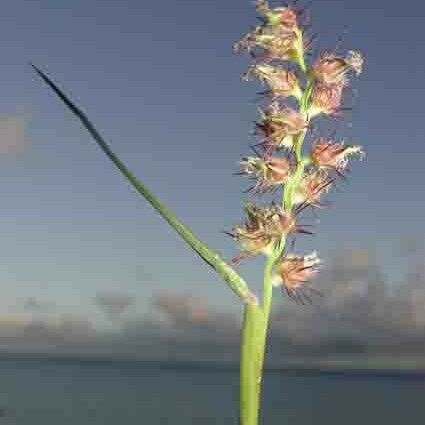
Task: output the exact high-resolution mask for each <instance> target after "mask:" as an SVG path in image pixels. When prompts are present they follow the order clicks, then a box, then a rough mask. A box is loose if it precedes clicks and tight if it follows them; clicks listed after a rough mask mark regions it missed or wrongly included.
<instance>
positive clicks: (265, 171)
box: [240, 156, 292, 193]
mask: <svg viewBox="0 0 425 425" xmlns="http://www.w3.org/2000/svg"><path fill="white" fill-rule="evenodd" d="M240 167H241V173H240V174H244V175H247V176H252V177H254V178H255V179H257V182H256V184H255V186H253V187H252V188H251V189H252V190H253V192H254V193H261V192H267V191H269V190H273V189H275V188H276V187H279V186H280V185H282V184H285V183H286V182H287V181H288V179H289V177H290V175H291V173H292V165H291V163H290V161H289V159H288V158H287V157H286V156H282V157H269V158H267V159H266V158H262V157H260V156H257V157H253V156H248V157H245V158H243V159H242V161H241V162H240ZM251 189H250V190H251Z"/></svg>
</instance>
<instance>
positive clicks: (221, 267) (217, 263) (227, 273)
mask: <svg viewBox="0 0 425 425" xmlns="http://www.w3.org/2000/svg"><path fill="white" fill-rule="evenodd" d="M31 66H32V67H33V68H34V70H35V71H36V72H37V73H38V75H39V76H40V77H41V78H42V79H43V81H44V82H45V83H46V84H47V85H48V86H49V87H50V88H51V89H52V90H53V91H54V92H55V93H56V95H57V96H58V97H59V98H60V99H61V100H62V101H63V103H64V104H65V105H66V106H67V107H68V108H69V109H70V110H71V112H73V113H74V115H76V116H77V118H78V119H79V120H80V121H81V123H82V124H83V126H84V127H85V128H86V129H87V131H88V132H89V133H90V135H91V136H92V137H93V139H94V140H95V142H96V143H97V144H98V146H99V147H100V148H101V149H102V151H103V152H104V153H105V154H106V156H107V157H108V158H109V159H110V160H111V161H112V162H113V163H114V165H115V166H116V167H117V168H118V170H119V171H120V172H121V174H122V175H123V176H124V177H125V178H126V179H127V180H128V181H129V183H130V184H131V185H132V186H133V187H134V188H135V189H136V191H137V192H138V193H139V194H140V195H142V196H143V197H144V198H145V199H146V200H147V201H148V202H149V203H150V204H151V205H152V206H153V207H154V208H155V210H156V211H157V212H158V213H159V214H160V215H161V216H162V217H163V218H164V219H165V220H166V221H167V222H168V224H169V225H170V226H171V227H172V228H173V229H174V230H175V231H176V232H177V233H178V234H179V235H180V236H181V237H182V238H183V240H184V241H185V242H186V243H187V244H188V245H189V246H190V247H191V248H192V249H193V250H194V251H195V252H196V253H197V254H198V255H199V256H200V257H201V258H202V259H203V260H204V261H205V262H206V263H207V264H208V265H210V266H211V267H212V268H213V269H214V270H215V271H216V272H217V273H218V274H219V275H220V276H221V277H222V278H223V279H224V281H225V282H227V284H228V285H229V287H230V288H231V289H232V290H233V292H234V293H235V294H236V295H237V296H238V297H239V298H241V299H242V300H243V301H244V302H245V303H248V304H253V305H256V304H257V303H258V301H257V298H256V296H255V295H254V294H253V293H252V292H251V291H250V290H249V288H248V285H247V284H246V282H245V281H244V280H243V279H242V278H241V277H240V276H239V275H238V274H237V273H236V271H235V270H234V269H233V268H232V267H230V266H229V265H228V264H227V263H226V262H225V261H224V260H223V259H222V258H221V257H220V256H219V255H218V254H217V253H216V252H214V251H213V250H211V249H210V248H208V247H207V245H205V244H204V243H203V242H201V241H200V240H199V239H198V238H196V236H195V235H194V234H193V233H192V232H191V231H190V229H189V228H187V227H186V226H185V225H184V224H183V223H182V222H181V221H179V220H178V219H177V217H176V216H175V215H174V214H172V213H171V211H169V210H168V209H167V208H166V207H165V206H164V205H163V204H162V203H161V202H159V201H158V199H157V198H156V197H155V196H154V195H153V194H152V192H150V191H149V190H148V189H147V187H146V186H145V185H143V184H142V183H141V182H140V181H139V180H138V179H137V178H136V177H135V176H134V175H133V174H132V173H131V172H130V170H129V169H128V168H127V167H126V166H125V165H124V163H123V162H121V160H120V159H119V158H118V157H117V156H116V155H115V154H114V152H113V151H112V150H111V148H110V147H109V145H108V144H107V143H106V142H105V140H104V138H103V137H102V136H101V135H100V133H99V132H98V131H97V130H96V128H95V127H94V125H93V124H92V123H91V122H90V121H89V119H88V118H87V116H86V115H85V113H84V112H83V111H82V110H81V109H79V108H78V107H77V106H76V105H75V104H74V103H72V102H71V101H70V100H69V99H68V97H67V96H66V95H65V94H64V93H63V92H62V91H61V90H60V89H59V87H58V86H57V85H56V84H55V83H53V81H52V80H50V78H48V77H47V76H46V74H44V73H43V72H42V71H41V70H40V69H38V68H37V67H36V66H34V65H32V64H31Z"/></svg>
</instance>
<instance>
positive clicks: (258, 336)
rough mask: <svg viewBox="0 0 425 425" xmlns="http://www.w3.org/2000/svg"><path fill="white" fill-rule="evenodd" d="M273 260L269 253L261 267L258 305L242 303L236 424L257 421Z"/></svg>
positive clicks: (271, 286) (270, 301) (269, 307)
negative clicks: (259, 302) (261, 301)
mask: <svg viewBox="0 0 425 425" xmlns="http://www.w3.org/2000/svg"><path fill="white" fill-rule="evenodd" d="M275 260H276V257H275V255H273V254H272V255H270V256H269V257H268V258H267V260H266V265H265V267H264V282H263V304H262V308H260V307H259V306H250V305H246V306H245V311H244V319H243V324H242V335H241V358H240V391H239V394H240V399H239V418H240V419H239V423H240V425H257V424H258V416H259V411H260V399H261V383H262V376H263V365H264V356H265V351H266V341H267V330H268V324H269V318H270V311H271V305H272V291H273V285H272V279H271V277H272V270H273V265H274V262H275Z"/></svg>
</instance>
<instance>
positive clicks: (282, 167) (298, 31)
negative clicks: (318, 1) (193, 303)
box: [32, 0, 363, 425]
mask: <svg viewBox="0 0 425 425" xmlns="http://www.w3.org/2000/svg"><path fill="white" fill-rule="evenodd" d="M255 4H256V9H257V12H258V14H259V15H260V18H261V20H262V24H261V25H259V26H257V27H255V28H254V29H253V30H252V31H251V32H249V33H248V34H246V35H245V36H244V37H243V38H242V39H241V41H239V42H238V43H236V44H235V45H234V50H235V51H236V52H240V51H244V50H245V51H248V52H249V53H250V54H251V56H252V57H253V63H252V64H251V65H250V66H249V68H248V71H247V72H246V73H245V74H244V75H243V78H244V79H245V80H247V79H251V78H257V79H258V80H259V81H260V82H261V83H262V84H264V85H265V86H266V90H265V91H264V92H263V93H262V94H263V95H264V104H263V105H262V106H261V108H260V109H259V113H260V118H259V120H258V122H257V123H256V126H255V134H256V136H257V137H258V143H257V145H256V146H257V148H253V150H254V152H255V155H256V156H247V157H244V158H243V159H242V160H241V161H240V164H239V165H240V171H239V172H238V173H237V174H241V175H246V176H248V177H250V178H251V179H254V180H255V181H256V182H255V184H254V185H253V186H252V187H250V188H249V189H248V191H249V192H251V195H258V194H264V193H265V192H268V193H272V194H275V193H276V192H280V193H279V197H278V200H274V201H273V202H272V203H271V204H270V205H262V206H259V205H256V204H255V203H253V202H252V199H251V200H250V202H249V203H247V204H246V206H245V214H246V218H245V221H244V222H243V223H242V224H239V225H236V226H234V227H233V228H232V229H231V231H228V232H226V233H227V234H228V235H229V236H230V237H232V238H233V239H234V240H235V241H236V242H237V243H238V244H239V245H240V248H241V249H240V252H239V254H238V255H237V256H236V257H235V258H234V259H233V261H232V262H233V264H236V263H239V261H240V260H242V259H245V258H247V257H252V256H255V255H260V254H261V255H263V256H264V257H265V264H264V272H263V290H262V294H261V295H256V294H254V293H253V292H252V291H251V290H250V288H249V286H248V284H247V283H246V282H245V280H244V279H243V278H242V277H241V276H240V275H239V274H238V273H237V272H236V270H235V269H234V268H233V267H232V266H231V265H229V264H228V263H227V262H226V261H224V260H223V259H222V258H221V256H220V255H219V254H218V253H217V252H215V251H214V250H212V249H211V248H209V247H208V246H207V245H206V244H205V243H203V242H202V241H200V240H199V239H198V238H197V237H196V236H195V235H194V234H193V233H192V231H191V230H190V229H189V228H188V227H186V226H185V225H184V224H183V223H182V222H181V221H180V220H178V219H177V217H175V216H174V214H172V213H171V211H169V210H168V209H167V208H166V207H165V205H163V204H162V203H161V202H160V201H159V200H158V199H157V198H156V197H155V196H154V195H153V194H152V192H150V191H149V190H148V189H147V187H146V186H145V185H143V184H142V183H141V182H140V181H139V180H138V179H137V178H136V177H135V176H134V175H133V174H132V173H131V171H130V170H129V169H128V168H127V167H126V165H125V164H124V163H123V162H122V161H121V160H120V159H119V158H118V157H117V156H116V155H115V153H114V152H113V151H112V149H111V147H110V146H109V144H107V143H106V142H105V140H104V139H103V137H102V136H101V134H100V133H99V131H98V130H97V129H96V128H95V127H94V125H93V124H92V123H91V122H90V121H89V119H88V118H87V116H86V114H85V113H84V112H83V111H82V110H81V109H80V108H78V107H77V106H76V105H75V104H74V103H73V102H72V101H71V100H70V99H69V98H68V97H67V96H66V95H65V94H64V92H63V91H62V90H61V89H60V88H59V87H58V86H57V85H56V84H55V83H54V82H53V81H52V80H51V79H50V78H49V77H48V76H47V75H46V74H45V73H44V72H43V71H41V70H40V69H39V68H37V67H35V66H34V65H32V66H33V68H34V70H35V71H36V72H37V74H38V75H39V76H40V77H41V78H42V79H43V81H44V82H45V83H46V84H47V85H48V86H49V87H50V88H51V89H52V90H53V92H54V93H55V94H56V95H57V96H58V97H59V98H60V99H61V100H62V101H63V103H64V104H65V105H66V107H67V108H68V109H69V110H70V111H71V112H72V113H73V114H74V115H75V116H76V117H77V118H78V119H79V120H80V122H81V123H82V125H83V126H84V127H85V128H86V129H87V131H88V132H89V133H90V135H91V136H92V138H93V139H94V141H95V142H96V143H97V145H98V146H99V147H100V148H101V150H102V151H103V152H104V153H105V155H106V156H107V157H108V158H109V159H110V160H111V161H112V163H113V164H114V166H115V167H116V168H117V169H118V170H119V172H120V173H121V174H122V175H123V176H124V177H125V178H126V179H127V181H128V182H129V183H130V184H131V185H132V186H133V187H134V188H135V189H136V191H137V192H138V193H139V194H140V195H141V196H142V197H143V198H145V199H146V200H147V201H148V202H149V203H150V204H151V205H152V207H153V208H154V209H155V210H156V211H157V212H158V213H159V214H160V215H161V216H162V217H163V218H164V219H165V221H166V222H167V223H168V224H169V225H170V226H171V227H172V228H173V229H174V230H175V231H176V232H177V233H178V234H179V235H180V236H181V237H182V239H183V240H184V241H185V242H186V243H187V244H188V245H189V246H190V247H191V248H192V249H193V250H194V252H195V253H196V254H198V255H199V256H200V257H201V258H202V259H203V260H204V261H205V262H206V263H207V264H208V265H209V266H210V267H212V268H213V269H214V270H215V271H216V272H217V274H218V275H219V276H220V277H221V278H222V279H223V280H224V281H225V282H226V283H227V284H228V286H229V287H230V289H231V290H232V291H233V292H234V293H235V294H236V295H237V296H238V297H239V298H240V300H241V301H242V302H243V305H244V315H243V323H242V332H241V350H240V396H239V424H240V425H258V421H259V411H260V399H261V397H260V394H261V384H262V375H263V364H264V357H265V348H266V342H267V330H268V327H269V319H270V314H271V307H272V296H273V288H275V287H277V288H280V289H281V291H282V292H283V294H286V295H287V296H288V297H289V298H291V299H292V300H294V301H295V302H297V303H302V304H304V303H311V302H312V301H313V297H314V296H319V295H321V293H320V291H319V290H318V289H317V288H316V287H315V286H314V284H313V283H311V280H312V278H313V277H314V276H315V275H316V274H317V272H318V271H319V268H320V265H321V261H320V259H319V258H318V256H317V254H316V252H312V253H310V254H306V255H299V254H296V253H294V252H290V251H292V249H293V246H292V247H291V250H288V249H287V246H286V245H287V243H286V242H287V239H288V237H289V236H292V235H295V234H297V233H302V234H307V235H308V234H311V232H310V231H309V230H307V229H306V228H305V227H306V226H305V225H302V224H300V222H299V217H300V215H301V214H302V213H303V212H304V211H305V210H306V209H307V208H311V209H318V208H323V207H324V206H325V205H326V202H325V201H323V200H322V197H323V196H324V195H325V194H327V193H328V191H329V190H330V188H331V187H332V185H333V184H334V182H335V180H336V179H337V178H338V177H341V176H342V177H344V178H346V176H345V174H344V173H345V171H346V170H347V166H348V161H349V158H350V157H351V156H353V155H356V154H357V155H360V156H362V155H363V151H362V148H361V147H360V146H357V145H346V144H345V143H344V142H342V141H341V142H336V141H333V140H328V139H326V138H324V137H316V138H315V140H313V141H312V143H311V146H310V149H307V152H304V151H305V150H306V149H304V146H303V145H304V141H305V139H306V136H307V135H308V134H309V131H310V129H311V128H312V127H313V126H314V124H315V122H314V121H315V120H316V119H317V118H318V117H320V116H324V117H326V116H335V115H341V110H342V109H341V104H342V100H343V94H344V91H345V90H346V89H347V88H348V86H349V78H350V75H352V74H355V75H359V74H360V73H361V71H362V66H363V58H362V56H361V55H360V53H358V52H355V51H349V52H348V53H347V54H346V55H345V56H339V55H337V54H336V52H333V53H328V52H326V53H322V54H321V55H319V57H318V58H317V59H316V60H314V61H313V63H312V64H309V63H308V61H306V59H305V52H306V51H307V50H308V49H309V47H310V45H311V42H310V41H307V40H306V34H305V30H304V28H303V25H302V22H301V21H302V15H303V11H301V10H298V9H297V8H296V7H295V6H294V5H289V6H284V7H276V8H270V6H269V5H268V3H267V2H266V1H265V0H256V3H255Z"/></svg>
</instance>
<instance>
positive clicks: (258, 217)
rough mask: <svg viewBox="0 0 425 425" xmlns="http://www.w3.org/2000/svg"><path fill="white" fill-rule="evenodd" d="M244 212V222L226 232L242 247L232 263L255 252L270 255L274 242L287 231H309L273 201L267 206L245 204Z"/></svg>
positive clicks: (287, 232) (286, 233)
mask: <svg viewBox="0 0 425 425" xmlns="http://www.w3.org/2000/svg"><path fill="white" fill-rule="evenodd" d="M245 212H246V216H247V218H246V220H245V223H244V224H243V225H237V226H234V227H233V228H232V231H231V232H226V233H227V234H228V235H229V236H231V237H232V238H233V239H235V240H236V241H237V242H238V243H239V244H240V246H241V248H242V250H241V252H240V254H239V255H238V256H237V257H235V258H234V259H233V260H232V261H233V262H234V263H235V262H238V261H239V260H241V259H243V258H246V257H250V256H253V255H257V254H264V255H266V256H267V255H270V254H271V252H272V249H273V247H274V244H275V243H276V242H279V241H280V240H281V239H282V237H284V236H286V235H288V234H289V233H295V232H299V233H307V234H309V233H310V232H309V231H307V230H305V229H303V228H302V227H301V226H298V225H297V223H296V220H295V218H294V217H293V216H292V215H290V214H289V213H287V212H286V211H285V210H284V209H283V208H282V207H281V206H280V205H277V204H275V203H272V205H271V206H269V207H258V206H256V205H254V204H247V205H246V206H245Z"/></svg>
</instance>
